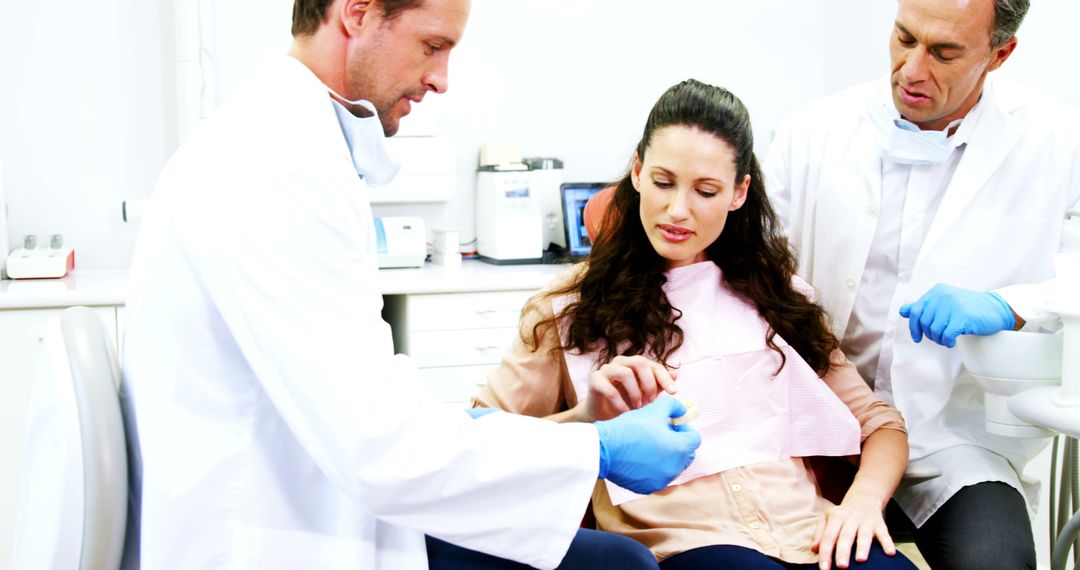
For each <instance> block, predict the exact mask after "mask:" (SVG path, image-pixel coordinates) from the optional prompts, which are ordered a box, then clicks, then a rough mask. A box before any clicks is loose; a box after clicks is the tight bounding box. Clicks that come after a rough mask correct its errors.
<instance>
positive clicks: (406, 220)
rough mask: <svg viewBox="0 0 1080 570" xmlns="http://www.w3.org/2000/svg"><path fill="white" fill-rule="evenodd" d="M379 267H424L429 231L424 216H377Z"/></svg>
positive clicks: (376, 231) (376, 234)
mask: <svg viewBox="0 0 1080 570" xmlns="http://www.w3.org/2000/svg"><path fill="white" fill-rule="evenodd" d="M375 240H376V244H377V249H378V259H379V268H380V269H382V268H390V267H423V266H424V259H425V258H427V232H426V231H425V230H424V220H423V218H418V217H415V216H397V217H381V218H375Z"/></svg>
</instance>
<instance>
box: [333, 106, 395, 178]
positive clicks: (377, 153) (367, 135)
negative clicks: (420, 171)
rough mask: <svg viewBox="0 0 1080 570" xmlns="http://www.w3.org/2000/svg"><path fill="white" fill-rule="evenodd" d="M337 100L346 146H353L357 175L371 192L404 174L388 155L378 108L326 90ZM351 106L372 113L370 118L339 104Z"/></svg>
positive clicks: (335, 109)
mask: <svg viewBox="0 0 1080 570" xmlns="http://www.w3.org/2000/svg"><path fill="white" fill-rule="evenodd" d="M326 89H327V90H328V91H329V92H330V94H331V95H333V97H331V99H330V100H331V101H332V102H333V104H334V111H335V112H336V113H337V117H338V122H339V123H340V124H341V131H342V132H343V133H344V134H345V142H346V143H347V144H348V145H349V153H350V154H351V155H352V161H353V166H354V167H355V168H356V173H357V174H359V175H360V177H361V178H363V179H364V182H365V183H366V184H367V185H368V186H369V187H371V188H378V187H380V186H385V185H387V184H389V183H390V182H391V181H392V180H393V179H394V177H395V176H397V173H398V172H399V171H400V170H401V164H400V163H399V162H397V161H396V160H394V159H393V158H392V157H391V156H390V154H389V153H388V152H387V151H386V133H385V132H384V131H383V127H382V123H381V122H380V121H379V112H378V111H377V110H376V109H375V105H373V104H371V102H370V101H366V100H364V99H356V100H349V99H346V98H344V97H342V96H341V95H339V94H338V93H337V92H335V91H334V90H333V89H330V88H329V87H327V88H326ZM339 99H340V100H341V101H344V102H345V103H348V104H349V105H354V106H358V107H363V108H365V109H367V110H368V111H370V112H371V116H370V117H357V116H356V115H354V114H352V112H351V111H349V109H347V108H346V107H345V106H344V105H342V104H341V103H340V102H339V101H338V100H339Z"/></svg>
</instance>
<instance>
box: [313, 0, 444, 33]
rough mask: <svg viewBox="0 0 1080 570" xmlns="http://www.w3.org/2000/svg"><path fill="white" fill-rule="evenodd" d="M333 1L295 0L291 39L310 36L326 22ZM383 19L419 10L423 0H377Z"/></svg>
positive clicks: (390, 18)
mask: <svg viewBox="0 0 1080 570" xmlns="http://www.w3.org/2000/svg"><path fill="white" fill-rule="evenodd" d="M332 1H333V0H295V2H293V11H292V35H293V37H300V36H310V35H312V34H314V33H315V30H318V29H319V26H321V25H322V23H323V22H324V21H326V9H327V8H329V7H330V3H331V2H332ZM377 1H378V2H379V4H381V5H382V9H383V19H385V20H393V19H394V18H396V17H397V16H398V15H399V14H401V13H402V12H404V11H406V10H411V9H413V8H419V7H420V5H421V4H423V3H424V0H377Z"/></svg>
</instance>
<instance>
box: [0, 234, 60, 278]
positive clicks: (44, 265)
mask: <svg viewBox="0 0 1080 570" xmlns="http://www.w3.org/2000/svg"><path fill="white" fill-rule="evenodd" d="M72 269H75V250H73V249H71V248H70V247H68V246H66V245H64V236H62V235H60V234H53V236H52V237H51V238H50V239H49V245H48V246H44V245H42V246H39V245H38V243H37V236H33V235H28V236H25V237H23V245H22V247H20V248H18V249H16V250H15V251H12V252H11V255H8V257H7V274H8V277H11V278H12V279H51V278H57V277H63V276H65V275H67V274H68V272H69V271H71V270H72Z"/></svg>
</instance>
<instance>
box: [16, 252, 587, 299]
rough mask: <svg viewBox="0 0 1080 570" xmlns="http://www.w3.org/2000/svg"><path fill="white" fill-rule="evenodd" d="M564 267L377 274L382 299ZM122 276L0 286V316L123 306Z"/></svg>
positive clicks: (499, 286) (532, 282)
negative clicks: (11, 311) (17, 311)
mask: <svg viewBox="0 0 1080 570" xmlns="http://www.w3.org/2000/svg"><path fill="white" fill-rule="evenodd" d="M569 267H570V266H569V265H491V264H488V263H484V262H482V261H479V260H474V259H467V260H464V261H462V262H461V267H460V268H447V267H443V266H440V265H432V264H430V263H428V264H426V265H425V266H424V267H422V268H407V269H382V270H379V281H380V285H381V288H382V291H383V294H384V295H414V294H428V293H463V292H483V291H507V290H517V289H539V288H541V287H543V286H545V285H547V284H548V282H550V281H551V280H552V279H553V278H554V277H555V275H557V274H559V273H561V272H563V271H566V270H567V269H568V268H569ZM127 277H128V273H127V271H126V270H112V271H83V270H76V271H74V272H72V273H70V274H69V275H68V276H67V277H64V278H61V279H20V280H13V279H3V280H0V310H2V309H39V308H46V307H69V306H72V305H87V306H106V305H123V304H125V303H126V302H127V290H128V284H127Z"/></svg>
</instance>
